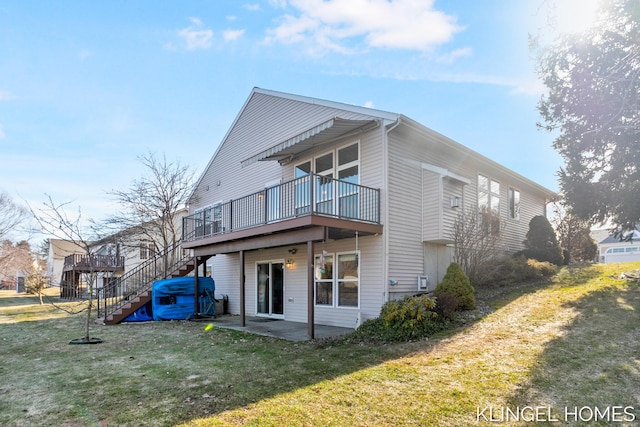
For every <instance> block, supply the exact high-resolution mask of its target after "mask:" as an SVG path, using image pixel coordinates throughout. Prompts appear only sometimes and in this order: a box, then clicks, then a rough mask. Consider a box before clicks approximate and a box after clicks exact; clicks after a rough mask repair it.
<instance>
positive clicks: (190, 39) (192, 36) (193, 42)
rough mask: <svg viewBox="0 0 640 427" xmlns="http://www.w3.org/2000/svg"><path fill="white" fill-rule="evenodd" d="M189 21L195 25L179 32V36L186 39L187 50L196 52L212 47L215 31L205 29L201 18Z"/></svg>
mask: <svg viewBox="0 0 640 427" xmlns="http://www.w3.org/2000/svg"><path fill="white" fill-rule="evenodd" d="M189 20H190V21H191V23H192V24H193V25H191V26H189V27H187V28H183V29H182V30H179V31H178V36H180V37H182V38H183V39H184V41H185V43H186V47H187V49H188V50H196V49H207V48H209V47H211V41H212V39H213V31H212V30H210V29H208V28H205V27H204V24H203V23H202V21H201V20H200V19H199V18H189ZM167 47H169V46H167Z"/></svg>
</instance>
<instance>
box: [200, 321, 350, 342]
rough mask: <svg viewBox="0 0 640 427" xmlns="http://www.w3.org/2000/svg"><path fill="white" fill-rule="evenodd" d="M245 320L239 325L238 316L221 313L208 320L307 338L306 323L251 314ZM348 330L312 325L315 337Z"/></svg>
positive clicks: (272, 334) (289, 337) (268, 333)
mask: <svg viewBox="0 0 640 427" xmlns="http://www.w3.org/2000/svg"><path fill="white" fill-rule="evenodd" d="M203 320H204V319H203ZM245 320H246V321H245V325H246V326H244V327H242V326H240V316H233V315H222V316H217V317H216V318H215V319H212V320H208V321H209V322H211V323H213V324H214V325H215V326H217V327H220V328H228V329H235V330H237V331H244V332H249V333H252V334H257V335H264V336H268V337H275V338H282V339H285V340H289V341H307V340H309V336H308V335H307V324H306V323H301V322H289V321H286V320H281V319H272V318H267V317H252V316H246V317H245ZM350 332H353V329H350V328H341V327H338V326H325V325H315V327H314V334H315V338H316V339H318V338H329V337H336V336H342V335H346V334H348V333H350Z"/></svg>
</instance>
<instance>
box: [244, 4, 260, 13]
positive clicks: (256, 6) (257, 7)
mask: <svg viewBox="0 0 640 427" xmlns="http://www.w3.org/2000/svg"><path fill="white" fill-rule="evenodd" d="M242 7H244V8H245V9H247V10H250V11H251V12H256V11H258V10H260V3H245V4H243V5H242Z"/></svg>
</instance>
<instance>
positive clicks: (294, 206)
mask: <svg viewBox="0 0 640 427" xmlns="http://www.w3.org/2000/svg"><path fill="white" fill-rule="evenodd" d="M307 215H323V216H329V217H333V218H340V219H348V220H352V221H360V222H367V223H374V224H379V223H380V190H379V189H375V188H370V187H365V186H362V185H359V184H354V183H352V182H348V181H345V180H339V179H334V178H330V177H326V176H322V175H317V174H311V175H306V176H303V177H301V178H297V179H294V180H291V181H287V182H285V183H282V184H279V185H276V186H273V187H269V188H265V189H264V190H261V191H258V192H256V193H253V194H249V195H248V196H244V197H241V198H239V199H235V200H231V201H229V202H225V203H220V204H217V205H214V206H211V207H208V208H206V209H203V210H200V211H198V212H196V213H194V214H192V215H189V216H187V217H185V218H183V220H182V221H183V224H182V233H183V240H184V241H194V240H198V239H202V238H205V237H210V236H215V235H218V234H224V233H230V232H232V231H238V230H243V229H247V228H252V227H258V226H261V225H265V224H270V223H274V222H278V221H282V220H286V219H291V218H295V217H300V216H307Z"/></svg>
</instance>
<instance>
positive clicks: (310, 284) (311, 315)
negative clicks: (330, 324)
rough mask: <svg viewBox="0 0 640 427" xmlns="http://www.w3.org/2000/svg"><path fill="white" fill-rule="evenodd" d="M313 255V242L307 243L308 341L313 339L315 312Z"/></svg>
mask: <svg viewBox="0 0 640 427" xmlns="http://www.w3.org/2000/svg"><path fill="white" fill-rule="evenodd" d="M313 258H314V255H313V241H312V240H309V241H308V242H307V335H309V339H314V338H315V323H316V321H315V312H314V308H315V307H314V294H315V292H314V288H315V286H314V282H315V280H314V279H315V275H314V268H313V262H314V259H313Z"/></svg>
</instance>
